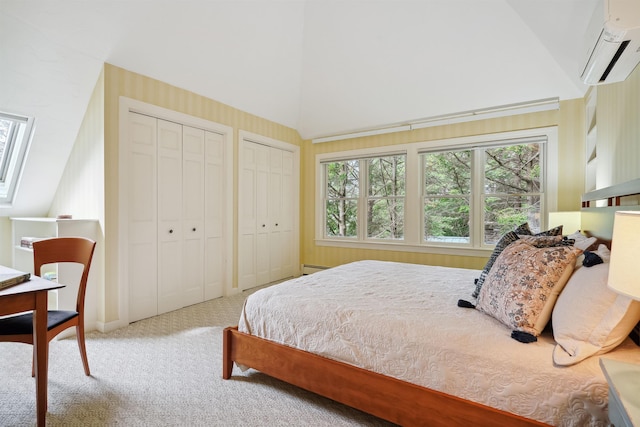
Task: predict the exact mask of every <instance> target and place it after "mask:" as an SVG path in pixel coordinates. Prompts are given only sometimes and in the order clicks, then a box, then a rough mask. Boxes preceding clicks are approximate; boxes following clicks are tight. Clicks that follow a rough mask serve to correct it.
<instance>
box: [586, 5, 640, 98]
mask: <svg viewBox="0 0 640 427" xmlns="http://www.w3.org/2000/svg"><path fill="white" fill-rule="evenodd" d="M586 41H587V49H586V51H587V56H586V61H585V63H584V66H583V69H582V75H581V76H580V78H581V80H582V81H583V82H584V83H585V84H587V85H599V84H604V83H614V82H620V81H623V80H625V79H626V78H627V77H628V76H629V74H631V72H632V71H633V70H634V69H635V68H636V66H637V65H638V63H639V62H640V1H638V0H600V1H598V4H597V6H596V8H595V10H594V13H593V17H592V19H591V21H590V24H589V27H588V29H587V36H586Z"/></svg>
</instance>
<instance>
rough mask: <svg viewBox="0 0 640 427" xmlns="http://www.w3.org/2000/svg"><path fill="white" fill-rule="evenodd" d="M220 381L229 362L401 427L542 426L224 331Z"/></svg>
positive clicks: (228, 371) (229, 368)
mask: <svg viewBox="0 0 640 427" xmlns="http://www.w3.org/2000/svg"><path fill="white" fill-rule="evenodd" d="M222 352H223V355H222V357H223V365H222V370H223V372H222V377H223V378H224V379H229V378H231V373H232V370H233V363H234V362H235V363H236V364H240V365H244V366H247V367H250V368H253V369H256V370H258V371H260V372H262V373H264V374H266V375H269V376H271V377H274V378H277V379H279V380H282V381H285V382H287V383H289V384H293V385H295V386H298V387H300V388H303V389H305V390H308V391H311V392H314V393H316V394H319V395H321V396H324V397H327V398H329V399H332V400H335V401H337V402H340V403H343V404H345V405H348V406H351V407H353V408H356V409H359V410H361V411H364V412H367V413H369V414H372V415H375V416H377V417H379V418H382V419H385V420H387V421H390V422H393V423H396V424H399V425H402V426H419V425H428V426H447V427H448V426H456V425H461V426H462V425H464V426H470V425H472V426H487V427H488V426H493V427H496V426H504V427H517V426H543V425H545V424H543V423H540V422H537V421H534V420H529V419H526V418H524V417H521V416H518V415H514V414H511V413H508V412H504V411H500V410H498V409H495V408H491V407H489V406H485V405H481V404H478V403H475V402H471V401H468V400H464V399H461V398H459V397H456V396H452V395H449V394H445V393H442V392H439V391H435V390H430V389H428V388H425V387H421V386H418V385H415V384H411V383H407V382H405V381H400V380H398V379H395V378H391V377H388V376H385V375H381V374H378V373H375V372H371V371H367V370H365V369H361V368H358V367H355V366H352V365H349V364H346V363H341V362H337V361H335V360H331V359H327V358H325V357H322V356H318V355H315V354H312V353H308V352H306V351H302V350H298V349H295V348H292V347H287V346H284V345H281V344H277V343H274V342H271V341H267V340H265V339H262V338H258V337H255V336H252V335H248V334H244V333H242V332H239V331H238V328H237V327H231V328H226V329H225V330H224V331H223V350H222Z"/></svg>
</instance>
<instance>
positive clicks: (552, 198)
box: [315, 126, 558, 256]
mask: <svg viewBox="0 0 640 427" xmlns="http://www.w3.org/2000/svg"><path fill="white" fill-rule="evenodd" d="M535 137H541V138H545V139H546V144H545V154H544V160H543V164H542V173H543V176H544V179H543V182H544V186H545V187H544V197H543V200H542V206H541V212H540V215H541V222H540V224H541V227H546V220H547V214H548V212H554V211H555V210H556V209H557V194H558V128H557V126H551V127H544V128H536V129H527V130H520V131H510V132H501V133H493V134H486V135H474V136H469V137H460V138H450V139H442V140H434V141H423V142H415V143H410V144H401V145H393V146H385V147H377V148H365V149H359V150H349V151H341V152H333V153H322V154H317V155H316V157H315V162H316V192H315V195H316V204H315V213H316V215H315V243H316V245H318V246H333V247H343V248H355V249H378V250H380V249H382V250H393V251H404V252H422V253H437V254H450V255H464V256H486V255H487V252H490V251H491V250H492V249H493V246H492V245H484V244H481V243H480V242H481V240H480V235H479V234H477V235H474V236H473V238H472V241H474V242H475V244H476V246H474V247H471V246H463V245H450V244H449V245H447V244H442V243H433V242H425V243H423V242H422V236H423V227H424V225H423V221H422V215H421V211H422V200H423V198H422V192H423V190H422V179H423V175H422V162H421V155H420V154H421V153H423V152H426V151H436V150H437V151H442V150H447V149H451V150H457V149H462V148H465V147H471V148H473V147H478V146H481V145H487V146H493V145H500V144H501V143H506V142H508V141H514V140H519V139H528V138H535ZM515 142H516V141H514V143H515ZM399 153H406V155H407V159H406V182H405V185H406V189H405V191H406V196H405V197H406V199H405V220H404V240H403V241H397V240H389V241H386V240H385V241H381V240H375V241H372V240H365V239H362V238H358V239H353V238H349V239H347V238H328V237H327V236H325V213H326V212H325V211H326V209H325V206H324V192H325V188H324V183H325V177H324V170H325V169H324V167H323V163H326V162H331V161H340V160H347V159H361V158H365V157H378V156H389V155H392V154H399ZM475 157H476V158H477V157H480V156H475ZM474 161H477V162H479V163H480V162H481V160H479V159H476V160H474ZM475 169H476V170H477V169H478V167H476V168H475ZM474 182H475V184H474V185H476V186H481V185H482V183H481V182H479V180H478V179H475V180H474ZM476 195H478V196H479V195H480V193H479V190H478V189H477V188H476V187H474V189H473V195H472V197H473V196H476ZM474 198H478V197H474ZM480 212H481V213H480V215H484V214H483V210H482V209H481V210H480ZM482 221H484V218H482ZM475 228H476V229H477V227H475ZM473 232H474V233H479V231H478V230H474V231H473Z"/></svg>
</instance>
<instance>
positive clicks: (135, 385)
mask: <svg viewBox="0 0 640 427" xmlns="http://www.w3.org/2000/svg"><path fill="white" fill-rule="evenodd" d="M246 296H247V294H246V293H245V294H241V295H237V296H233V297H224V298H219V299H216V300H212V301H208V302H205V303H202V304H197V305H194V306H191V307H186V308H183V309H181V310H177V311H174V312H171V313H167V314H163V315H160V316H156V317H153V318H151V319H146V320H142V321H139V322H136V323H133V324H131V325H129V326H128V327H125V328H122V329H119V330H117V331H113V332H110V333H106V334H102V333H99V332H91V333H88V334H87V337H86V338H87V353H88V357H89V366H90V368H91V376H90V377H87V376H85V375H84V371H83V369H82V362H81V361H80V354H79V352H78V348H77V344H76V341H75V339H74V338H69V339H63V340H54V341H52V342H51V345H50V350H49V407H48V409H49V412H48V414H47V425H48V426H83V427H84V426H116V425H117V426H352V425H362V426H390V425H391V424H389V423H386V422H384V421H382V420H380V419H378V418H375V417H373V416H370V415H367V414H364V413H362V412H360V411H357V410H355V409H352V408H349V407H346V406H344V405H341V404H338V403H336V402H333V401H331V400H328V399H325V398H322V397H320V396H317V395H315V394H312V393H309V392H306V391H304V390H301V389H299V388H297V387H293V386H291V385H288V384H285V383H283V382H281V381H278V380H275V379H272V378H270V377H268V376H266V375H263V374H261V373H259V372H256V371H253V370H249V371H247V372H244V373H243V372H241V371H240V370H239V369H238V368H234V372H233V377H232V379H231V380H228V381H225V380H222V377H221V374H222V356H221V355H222V329H223V328H224V327H226V326H229V325H235V324H236V323H237V321H238V318H239V315H240V310H241V307H242V302H243V301H244V299H245V298H246ZM31 351H32V347H31V346H29V345H25V344H15V343H0V381H1V382H2V387H1V388H0V426H32V425H35V384H34V380H33V378H31Z"/></svg>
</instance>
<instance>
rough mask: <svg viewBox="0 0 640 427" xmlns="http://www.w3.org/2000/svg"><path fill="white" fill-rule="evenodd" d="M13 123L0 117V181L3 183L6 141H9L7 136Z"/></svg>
mask: <svg viewBox="0 0 640 427" xmlns="http://www.w3.org/2000/svg"><path fill="white" fill-rule="evenodd" d="M12 125H13V122H12V121H11V120H6V119H3V118H1V117H0V180H2V181H4V176H5V165H6V160H5V156H4V155H5V147H6V146H7V141H8V140H9V135H10V133H11V127H12Z"/></svg>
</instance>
